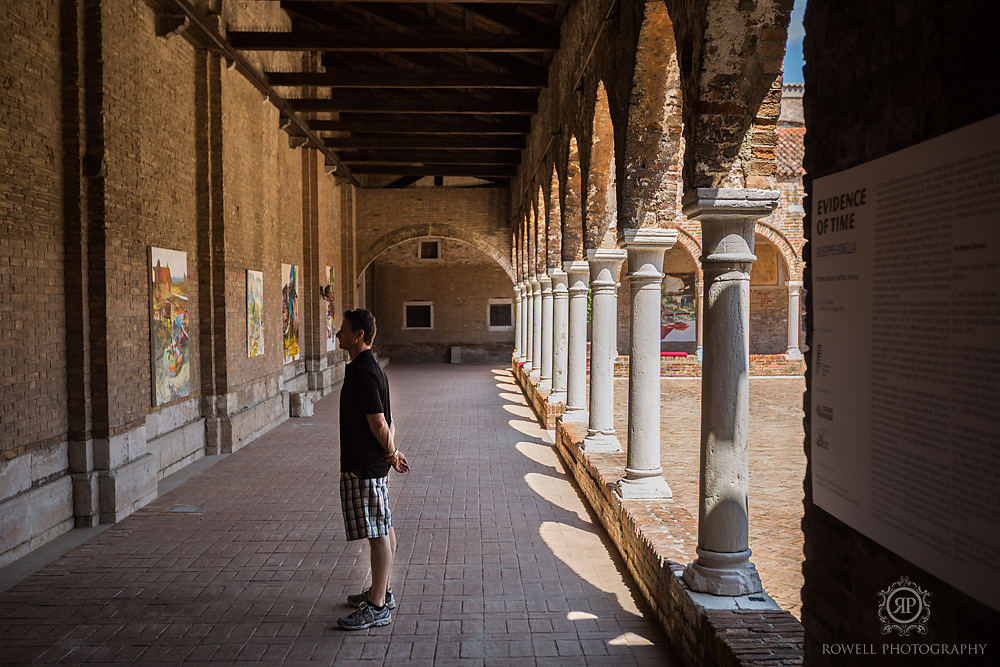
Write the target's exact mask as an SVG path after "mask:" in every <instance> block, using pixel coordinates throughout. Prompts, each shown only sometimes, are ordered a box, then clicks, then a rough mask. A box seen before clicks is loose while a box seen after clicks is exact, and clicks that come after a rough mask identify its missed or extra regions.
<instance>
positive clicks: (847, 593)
mask: <svg viewBox="0 0 1000 667" xmlns="http://www.w3.org/2000/svg"><path fill="white" fill-rule="evenodd" d="M860 16H863V17H864V20H863V21H845V20H844V17H860ZM998 23H1000V5H998V4H997V3H937V2H907V3H892V4H886V5H881V6H876V5H873V4H872V3H869V2H864V1H863V0H847V1H846V2H845V1H843V0H837V1H834V0H810V2H809V4H808V5H807V7H806V15H805V28H806V39H805V44H804V51H805V53H804V55H805V61H806V68H805V76H806V92H805V100H804V105H805V116H806V122H807V124H808V126H809V131H808V134H807V135H806V152H805V168H806V171H807V174H808V175H807V176H806V192H807V193H809V192H810V191H811V181H812V179H815V178H819V177H822V176H826V175H828V174H832V173H835V172H837V171H840V170H843V169H846V168H849V167H852V166H855V165H858V164H862V163H864V162H867V161H869V160H872V159H874V158H877V157H880V156H883V155H886V154H888V153H891V152H893V151H896V150H900V149H903V148H906V147H908V146H911V145H913V144H916V143H919V142H921V141H924V140H926V139H930V138H932V137H935V136H938V135H941V134H943V133H945V132H948V131H950V130H953V129H957V128H959V127H962V126H964V125H967V124H969V123H971V122H974V121H977V120H981V119H983V118H986V117H989V116H991V115H994V114H997V113H1000V95H998V92H997V88H996V86H993V85H984V82H985V81H991V80H992V79H993V78H994V72H993V69H992V64H993V63H995V62H996V37H995V34H994V32H995V30H994V28H995V26H996V25H997V24H998ZM845 53H850V54H851V58H850V60H849V61H845V60H844V58H843V54H845ZM845 62H849V63H850V65H848V66H845ZM808 209H809V204H808V199H807V202H806V210H807V211H808ZM807 224H808V220H807ZM807 241H808V239H807ZM805 252H806V254H807V255H808V249H806V251H805ZM810 280H811V276H810V274H809V271H808V269H807V271H806V273H805V283H806V284H805V286H806V288H807V289H808V288H809V287H810ZM806 306H807V318H810V321H808V322H807V327H808V328H809V329H810V330H811V327H812V324H811V316H810V313H811V312H812V308H813V305H812V299H811V296H810V295H809V294H808V293H807V295H806ZM812 370H813V369H812V368H810V373H809V374H808V375H807V380H808V378H809V377H810V376H811V373H812ZM807 386H808V387H809V389H811V385H807ZM808 400H809V398H808V396H807V397H806V401H807V405H808ZM811 426H812V419H811V417H810V416H809V414H808V413H807V416H806V420H805V428H806V442H807V443H808V442H809V431H810V430H811ZM806 453H807V455H808V454H809V448H808V446H807V447H806ZM810 474H811V462H810V468H809V469H808V470H807V476H806V481H805V516H804V519H803V523H802V526H803V531H804V533H805V563H804V565H803V571H804V574H805V586H804V587H803V591H802V603H803V605H802V618H803V623H804V625H805V627H806V632H807V642H806V660H807V662H808V663H809V664H816V665H825V664H829V665H833V664H843V658H842V657H839V656H831V655H824V654H823V651H822V644H824V643H828V644H829V643H837V642H867V641H871V642H878V641H881V635H880V634H879V629H880V627H881V623H880V622H879V620H878V618H877V616H876V603H877V600H878V597H877V593H878V591H879V590H882V589H884V588H885V587H886V586H887V585H889V584H891V583H893V582H895V581H896V580H898V579H899V577H900V576H903V575H906V576H909V577H910V579H912V580H913V581H914V582H916V583H918V584H919V585H920V586H922V587H924V588H926V589H927V590H929V591H930V593H931V595H932V598H931V609H932V614H931V618H930V622H929V623H928V624H927V628H928V634H927V635H921V636H920V637H919V641H921V642H929V643H935V642H948V643H951V642H956V641H980V642H990V643H991V646H990V654H989V656H988V657H987V658H986V659H985V660H984V661H983V663H982V664H995V662H996V655H997V647H996V646H995V645H993V644H995V642H993V640H992V639H991V638H992V637H995V634H996V628H997V626H998V625H1000V613H998V612H997V611H996V610H994V609H990V608H989V607H987V606H986V605H983V604H981V603H979V602H977V601H975V600H974V599H972V598H970V597H969V596H967V595H965V594H963V593H960V592H958V591H957V590H955V589H954V588H952V587H951V586H949V585H948V584H946V583H945V582H943V581H941V580H940V579H938V578H936V577H934V576H932V575H931V574H930V573H928V572H925V571H923V570H921V569H919V568H917V567H915V566H914V565H913V564H912V563H910V562H908V561H906V560H904V559H902V558H900V557H899V556H898V555H896V554H895V553H893V552H891V551H889V550H887V549H885V548H883V547H881V546H880V545H878V544H876V543H875V542H873V541H872V540H870V539H868V538H867V537H865V536H863V535H862V534H860V533H859V532H857V531H855V530H853V529H852V528H850V527H849V526H847V525H845V524H843V523H841V522H840V521H838V520H837V519H835V518H833V517H832V516H830V515H829V514H827V513H826V512H824V511H823V510H822V509H820V508H818V507H817V506H816V505H814V504H813V496H812V484H811V481H810ZM875 483H877V481H876V482H875ZM928 660H930V659H928ZM940 660H942V661H943V660H944V658H940ZM973 660H974V659H973V658H969V657H964V658H955V659H954V664H960V663H961V664H980V663H974V662H973ZM913 661H914V658H913V657H911V656H880V662H879V664H900V665H902V664H911V663H912V662H913ZM924 664H931V662H930V661H928V662H927V663H924Z"/></svg>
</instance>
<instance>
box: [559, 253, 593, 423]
mask: <svg viewBox="0 0 1000 667" xmlns="http://www.w3.org/2000/svg"><path fill="white" fill-rule="evenodd" d="M563 266H564V267H565V269H566V274H567V278H568V282H569V333H568V341H567V342H568V345H567V359H566V410H565V412H563V421H564V422H566V423H567V424H569V423H573V424H586V423H587V419H588V415H587V292H589V291H590V264H589V263H588V262H586V261H584V260H579V261H575V262H566V263H565V264H564V265H563Z"/></svg>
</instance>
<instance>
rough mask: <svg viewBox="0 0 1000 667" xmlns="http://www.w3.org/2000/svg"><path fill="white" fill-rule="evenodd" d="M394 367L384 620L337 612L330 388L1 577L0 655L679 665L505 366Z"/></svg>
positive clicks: (358, 559) (358, 548) (357, 580)
mask: <svg viewBox="0 0 1000 667" xmlns="http://www.w3.org/2000/svg"><path fill="white" fill-rule="evenodd" d="M389 371H390V382H391V384H392V390H393V407H394V410H395V417H396V420H397V431H398V439H399V444H400V447H401V448H402V449H403V451H404V452H406V453H407V455H408V456H409V458H410V461H411V463H412V465H413V470H412V471H411V472H410V473H409V474H408V475H405V476H398V475H395V474H394V476H393V479H392V487H391V495H392V498H393V499H394V509H395V523H396V526H397V530H398V532H399V551H398V553H397V568H396V573H397V574H396V577H395V578H394V583H393V590H394V592H395V593H396V595H397V597H398V599H399V607H398V609H397V610H396V611H395V612H394V622H393V623H392V624H391V625H390V626H388V627H385V628H376V629H372V630H368V631H361V632H355V633H347V632H344V631H341V630H339V629H335V626H334V622H335V619H336V618H337V617H338V616H341V615H344V614H346V613H348V611H349V608H348V607H346V606H345V604H344V603H343V600H344V598H345V597H346V595H347V594H348V593H353V592H357V591H358V590H359V589H360V588H361V587H362V583H363V582H365V580H366V577H367V562H368V558H367V551H366V547H364V546H363V544H362V543H358V542H354V543H347V542H346V541H345V540H344V538H343V522H342V519H341V517H340V510H339V499H338V496H337V479H338V476H337V474H336V471H337V468H338V461H337V459H338V456H337V450H336V446H335V439H336V435H335V434H336V423H337V422H336V412H337V395H336V394H334V395H331V396H329V397H327V398H325V399H324V400H323V401H321V402H320V403H319V404H317V408H316V416H315V417H314V418H311V419H307V420H299V419H293V420H289V421H288V422H286V423H285V424H282V425H281V426H279V427H278V428H277V429H275V430H274V431H272V432H271V433H269V434H268V435H266V436H264V437H262V438H261V439H259V440H258V441H257V442H256V443H254V444H253V445H251V446H248V447H246V448H244V449H242V450H240V451H239V452H237V453H236V454H234V455H232V456H229V457H227V458H225V459H223V460H222V461H220V462H219V463H217V464H216V465H215V466H213V467H211V468H209V469H208V470H207V471H205V472H203V473H201V474H200V475H198V476H197V477H194V478H193V479H191V480H190V481H188V482H186V483H184V484H183V485H182V486H180V487H178V488H176V489H175V490H173V491H171V492H169V493H167V494H166V495H164V496H162V497H161V498H160V499H158V500H157V501H156V502H154V503H153V504H151V505H149V506H147V507H146V508H144V509H143V510H141V511H140V512H138V513H136V514H135V515H133V516H132V517H129V518H128V519H126V520H125V521H123V522H121V523H120V524H118V525H116V526H114V527H112V528H110V529H109V530H107V531H105V532H103V533H102V534H100V535H98V536H97V537H95V538H93V539H92V540H90V541H89V542H87V543H86V544H85V545H83V546H82V547H80V548H78V549H76V550H75V551H73V552H71V553H70V554H68V555H67V556H65V557H63V558H61V559H60V560H58V561H56V562H54V563H52V564H51V565H49V566H48V567H46V568H44V569H42V570H41V571H39V572H38V573H36V574H35V575H33V576H31V577H29V578H28V579H25V580H24V581H23V582H21V583H20V584H17V585H16V586H14V587H13V588H11V589H10V590H8V591H6V592H5V593H0V664H3V665H13V664H25V663H31V662H35V663H41V664H50V663H72V664H77V663H115V662H117V663H131V664H152V663H157V662H160V663H164V662H165V663H171V664H182V663H183V664H197V663H209V662H216V663H217V662H234V661H249V662H257V663H267V664H299V663H303V664H304V663H310V662H311V663H320V664H331V663H334V662H336V663H337V664H347V663H349V662H350V663H354V662H359V661H360V662H367V663H369V664H392V665H397V664H399V665H401V664H419V665H428V664H437V665H447V664H456V665H458V664H462V665H482V664H487V665H494V664H496V665H507V664H510V665H519V666H522V667H523V666H524V665H533V664H539V665H553V664H568V665H580V664H614V665H625V664H672V662H673V659H672V658H671V656H670V652H669V649H668V647H667V644H666V640H665V637H664V636H663V635H662V633H661V631H660V630H659V627H658V626H656V625H655V623H653V622H651V621H647V620H646V619H645V618H644V616H643V614H644V611H645V610H644V607H643V605H642V604H641V603H637V602H636V600H637V599H638V596H637V595H636V594H635V593H634V591H633V590H632V589H631V588H630V585H631V584H630V583H629V582H628V581H626V580H625V579H623V577H622V575H620V574H619V570H618V565H619V563H618V561H617V560H616V559H615V558H614V557H612V556H611V555H610V553H611V552H610V551H609V546H608V545H607V544H606V542H605V541H604V539H603V538H602V535H601V534H600V533H599V532H598V531H597V530H596V529H595V526H594V523H593V521H592V519H591V517H590V516H589V514H588V513H587V510H586V509H585V508H584V506H583V504H582V503H581V500H580V499H579V497H578V495H577V493H576V492H575V490H574V488H573V487H572V486H571V484H570V482H569V481H568V480H567V477H566V476H565V474H564V473H563V470H562V467H561V464H560V463H559V462H558V460H557V458H556V457H555V455H554V452H553V451H552V450H551V449H550V448H549V447H548V446H547V445H546V444H544V442H543V440H542V438H541V432H540V430H539V429H538V427H537V426H536V425H535V423H534V421H533V420H532V419H531V416H530V413H529V411H528V408H527V407H526V406H525V404H524V401H523V399H522V397H521V395H520V392H519V391H518V390H517V388H516V386H515V385H514V384H512V383H511V379H510V375H509V373H508V372H507V371H505V370H500V369H495V368H491V367H490V366H482V365H479V366H475V365H466V366H429V365H426V366H392V367H390V369H389ZM177 509H182V510H183V509H187V510H195V511H186V512H185V511H172V510H177Z"/></svg>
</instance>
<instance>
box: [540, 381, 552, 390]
mask: <svg viewBox="0 0 1000 667" xmlns="http://www.w3.org/2000/svg"><path fill="white" fill-rule="evenodd" d="M538 388H539V389H541V390H542V391H552V378H539V379H538Z"/></svg>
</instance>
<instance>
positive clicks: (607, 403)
mask: <svg viewBox="0 0 1000 667" xmlns="http://www.w3.org/2000/svg"><path fill="white" fill-rule="evenodd" d="M625 257H626V253H625V251H624V250H619V249H614V250H605V249H603V248H602V249H598V250H588V251H587V261H588V262H589V264H590V289H591V293H592V301H591V311H590V312H591V332H592V340H591V342H590V423H589V424H588V427H587V437H586V438H584V441H583V449H584V451H587V452H620V451H621V449H622V447H621V443H620V442H619V441H618V437H617V436H616V435H615V412H614V410H615V378H614V360H615V357H617V356H618V347H617V339H618V335H617V334H618V298H617V294H618V281H617V277H618V270H619V269H620V268H621V265H622V262H623V261H625Z"/></svg>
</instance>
